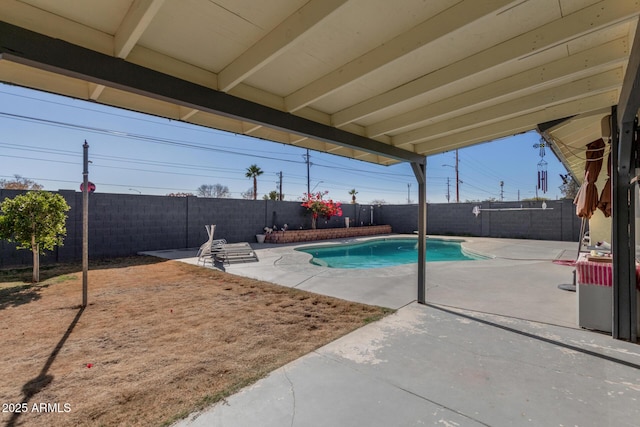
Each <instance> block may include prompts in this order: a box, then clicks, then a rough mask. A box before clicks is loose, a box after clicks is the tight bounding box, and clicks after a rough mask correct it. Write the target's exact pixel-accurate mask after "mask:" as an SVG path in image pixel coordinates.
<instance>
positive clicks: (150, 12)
mask: <svg viewBox="0 0 640 427" xmlns="http://www.w3.org/2000/svg"><path fill="white" fill-rule="evenodd" d="M639 15H640V1H638V0H483V1H477V0H431V1H428V2H427V1H424V0H396V1H388V0H265V1H251V0H181V1H176V0H109V1H101V0H0V81H2V82H7V83H11V84H16V85H20V86H25V87H29V88H34V89H39V90H43V91H47V92H52V93H56V94H62V95H67V96H70V97H74V98H79V99H85V100H91V101H94V102H97V103H101V104H106V105H111V106H115V107H120V108H125V109H129V110H134V111H139V112H144V113H149V114H153V115H157V116H161V117H166V118H169V119H173V120H180V121H184V122H189V123H193V124H197V125H201V126H206V127H211V128H216V129H221V130H225V131H229V132H234V133H237V134H244V135H249V136H254V137H256V138H261V139H265V140H270V141H276V142H280V143H284V144H291V145H295V146H299V147H302V148H308V149H313V150H318V151H323V152H328V153H333V154H336V155H340V156H345V157H349V158H354V159H359V160H362V161H366V162H371V163H376V164H380V165H390V164H394V163H397V162H402V161H408V162H411V165H412V167H413V170H414V173H415V174H416V177H417V179H418V182H419V185H420V187H419V197H420V199H419V208H420V215H419V216H420V221H419V224H418V230H419V233H420V235H424V233H425V229H426V219H425V218H426V216H425V207H424V205H425V175H426V174H425V168H426V162H425V156H429V155H431V154H437V153H441V152H444V151H449V150H453V149H458V148H463V147H466V146H469V145H473V144H477V143H481V142H486V141H490V140H493V139H496V138H501V137H506V136H510V135H515V134H518V133H522V132H527V131H531V130H539V131H546V132H548V134H547V135H545V136H546V137H547V138H548V139H549V140H550V141H551V142H552V144H554V151H555V152H556V153H557V154H558V156H559V157H560V159H561V160H562V161H563V162H564V164H565V165H566V166H567V167H568V168H569V170H570V171H571V172H572V174H573V175H574V176H575V177H577V178H579V179H580V177H581V176H582V173H581V171H583V170H584V161H581V159H584V157H585V156H584V153H583V151H584V145H585V144H586V143H587V142H590V141H593V140H595V139H597V138H599V137H600V136H601V132H602V131H601V127H600V125H601V120H602V117H604V116H605V115H607V114H610V113H611V111H612V110H611V109H612V107H614V106H616V105H619V104H620V105H621V106H622V107H623V108H622V111H621V116H620V119H619V121H620V122H621V123H620V129H621V132H620V135H622V136H624V135H628V134H629V133H630V132H631V130H630V127H629V126H632V125H633V120H630V117H631V118H633V117H635V116H636V114H637V109H638V103H637V100H636V98H638V94H637V90H638V89H637V87H638V86H639V85H638V84H637V83H638V72H637V71H638V67H639V64H638V58H640V52H637V50H638V46H634V38H635V35H636V32H637V31H636V29H637V26H638V17H639ZM635 44H637V43H635ZM632 50H633V51H636V53H635V54H634V53H633V51H632ZM630 58H631V61H630ZM629 71H630V72H629ZM625 76H626V82H625ZM560 123H562V125H561V126H559V127H555V128H554V127H553V126H554V125H556V124H560ZM543 133H544V132H543ZM622 136H621V138H620V143H621V144H620V147H619V151H617V152H618V155H619V160H621V162H620V163H619V165H618V169H619V170H620V171H622V172H621V175H620V176H619V177H618V180H617V182H618V184H614V186H616V185H617V186H618V187H616V188H618V190H614V193H616V194H617V195H618V199H617V200H618V201H619V205H620V204H621V203H622V202H623V201H625V200H627V199H625V197H626V196H625V193H624V192H625V191H628V188H629V180H628V179H627V178H628V176H627V175H629V174H630V170H629V168H630V165H629V163H630V161H631V157H632V156H631V152H632V151H631V149H632V146H633V144H634V141H632V139H631V138H629V139H626V140H623V138H622ZM621 177H622V178H623V179H622V180H620V178H621ZM625 180H626V183H625V182H624V181H625ZM614 182H616V179H614ZM614 196H615V195H614ZM614 208H615V203H614ZM625 209H626V208H625ZM618 221H619V222H620V226H619V227H618V230H619V232H620V233H622V232H623V230H624V226H625V225H628V224H629V222H630V221H631V217H630V216H628V215H627V214H624V215H619V216H618ZM628 239H629V236H627V237H625V238H624V239H623V241H620V239H618V241H619V242H620V246H619V249H618V250H622V249H623V248H624V247H626V248H627V249H626V252H629V248H628V243H629V240H628ZM420 241H421V249H420V251H419V253H420V254H421V255H424V244H423V239H421V240H420ZM614 243H615V242H614ZM625 245H626V246H625ZM615 247H617V246H614V249H615ZM632 261H633V260H632V259H631V258H630V255H629V254H627V258H626V259H624V260H622V262H623V263H624V264H628V265H627V266H626V267H624V268H625V269H628V270H629V271H631V267H632V266H631V262H632ZM419 266H420V267H419V269H421V273H420V274H419V276H421V277H420V279H419V280H420V281H421V282H422V285H419V296H418V300H419V301H424V263H419ZM629 271H627V273H629ZM614 274H618V273H614ZM629 274H630V273H629ZM624 281H626V282H629V289H630V290H629V292H632V288H631V286H632V284H631V278H630V276H629V277H626V276H625V279H624ZM421 292H422V293H421ZM621 298H622V299H623V300H625V301H626V299H629V298H630V296H629V295H627V296H622V297H621ZM627 302H628V301H627ZM630 304H632V305H630V306H629V307H626V308H625V307H622V306H621V308H620V310H621V311H625V310H626V311H627V312H628V313H627V314H629V317H630V316H632V315H634V314H635V310H636V309H635V299H634V300H633V302H630ZM627 320H628V319H627ZM625 328H626V327H625ZM624 333H625V334H626V332H624ZM627 335H628V337H634V339H635V330H633V328H631V330H629V333H628V334H627Z"/></svg>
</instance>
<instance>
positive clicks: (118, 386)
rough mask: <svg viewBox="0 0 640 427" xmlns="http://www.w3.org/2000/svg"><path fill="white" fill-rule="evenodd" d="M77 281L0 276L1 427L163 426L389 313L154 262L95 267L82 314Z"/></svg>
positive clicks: (69, 274) (62, 275)
mask: <svg viewBox="0 0 640 427" xmlns="http://www.w3.org/2000/svg"><path fill="white" fill-rule="evenodd" d="M80 270H81V269H80V268H79V266H77V265H73V266H55V267H46V266H43V269H42V271H41V278H42V279H43V280H42V281H41V283H40V284H38V285H30V284H25V283H24V282H22V281H21V280H29V279H30V275H31V271H30V269H26V270H25V271H7V270H5V271H0V342H1V343H2V347H1V348H2V350H1V351H0V378H2V381H0V403H2V405H3V408H2V409H3V412H2V415H1V417H0V420H1V421H2V423H3V424H4V425H47V426H72V425H82V426H86V425H105V426H113V425H144V426H149V425H167V424H170V423H171V422H173V421H175V420H177V419H180V418H182V417H185V416H186V415H188V414H189V413H190V412H191V411H194V410H196V409H200V408H203V407H205V406H207V405H209V404H211V403H213V402H216V401H219V400H221V399H224V397H225V396H228V395H230V394H232V393H234V392H235V391H237V390H239V389H240V388H241V387H244V386H246V385H248V384H250V383H252V382H254V381H256V380H257V379H259V378H261V377H263V376H265V375H266V374H267V373H268V372H270V371H272V370H274V369H275V368H277V367H279V366H282V365H284V364H285V363H287V362H289V361H291V360H294V359H296V358H298V357H299V356H302V355H303V354H305V353H308V352H309V351H311V350H313V349H315V348H318V347H319V346H322V345H323V344H325V343H328V342H330V341H332V340H334V339H336V338H338V337H340V336H342V335H344V334H346V333H348V332H350V331H352V330H354V329H356V328H358V327H360V326H362V325H364V324H365V323H367V322H370V321H373V320H376V319H379V318H380V317H382V316H384V315H385V314H387V313H388V312H389V310H386V309H383V308H380V307H370V306H365V305H362V304H356V303H350V302H346V301H342V300H338V299H334V298H329V297H325V296H320V295H316V294H310V293H307V292H302V291H297V290H294V289H289V288H285V287H280V286H276V285H273V284H269V283H265V282H259V281H255V280H251V279H246V278H242V277H237V276H233V275H230V274H226V273H223V272H219V271H216V270H210V269H204V268H200V267H195V266H191V265H187V264H184V263H180V262H176V261H160V260H157V259H155V258H151V257H132V258H125V259H117V260H111V261H105V262H101V263H99V264H96V265H92V266H91V267H90V272H89V305H88V306H87V307H86V309H84V310H81V309H80V304H81V302H82V274H81V271H80ZM25 402H26V405H22V409H25V407H26V411H25V412H22V413H17V412H16V411H17V410H18V409H21V405H20V404H22V403H25ZM12 404H18V405H12ZM42 404H44V405H42ZM7 411H8V412H7Z"/></svg>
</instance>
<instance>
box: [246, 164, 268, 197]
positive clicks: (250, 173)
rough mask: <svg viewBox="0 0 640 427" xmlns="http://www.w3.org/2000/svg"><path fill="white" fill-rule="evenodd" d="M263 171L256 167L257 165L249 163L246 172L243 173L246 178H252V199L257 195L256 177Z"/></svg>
mask: <svg viewBox="0 0 640 427" xmlns="http://www.w3.org/2000/svg"><path fill="white" fill-rule="evenodd" d="M263 173H264V172H263V171H262V169H260V168H259V167H258V165H251V166H249V167H248V168H247V173H245V174H244V176H246V177H247V178H253V200H256V198H257V197H258V179H257V178H258V177H259V176H260V175H262V174H263Z"/></svg>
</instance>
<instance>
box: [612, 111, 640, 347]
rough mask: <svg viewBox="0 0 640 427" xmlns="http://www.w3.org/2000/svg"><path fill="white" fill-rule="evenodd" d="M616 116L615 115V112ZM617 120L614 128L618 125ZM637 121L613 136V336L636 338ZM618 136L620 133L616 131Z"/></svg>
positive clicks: (631, 339) (622, 127) (621, 127)
mask: <svg viewBox="0 0 640 427" xmlns="http://www.w3.org/2000/svg"><path fill="white" fill-rule="evenodd" d="M614 117H615V115H614ZM616 125H617V123H616V122H615V121H614V128H617V126H616ZM634 128H635V123H634V122H633V121H632V122H631V123H628V122H622V123H620V127H619V129H616V131H617V132H618V137H617V138H613V141H612V142H613V144H612V150H614V153H617V156H614V165H612V166H614V168H613V170H614V171H615V172H614V173H613V209H614V210H613V230H612V243H613V246H612V249H613V255H614V256H613V319H612V320H613V327H612V331H613V338H616V339H621V340H627V341H636V339H637V334H638V331H637V326H636V311H637V307H636V305H637V304H636V273H635V242H634V240H635V232H634V228H635V227H634V225H635V220H634V215H633V206H634V191H632V190H633V187H632V186H631V185H630V183H629V182H630V180H631V165H632V153H633V150H632V147H633V146H634V145H635V137H634V135H635V131H634ZM614 135H616V134H615V133H614Z"/></svg>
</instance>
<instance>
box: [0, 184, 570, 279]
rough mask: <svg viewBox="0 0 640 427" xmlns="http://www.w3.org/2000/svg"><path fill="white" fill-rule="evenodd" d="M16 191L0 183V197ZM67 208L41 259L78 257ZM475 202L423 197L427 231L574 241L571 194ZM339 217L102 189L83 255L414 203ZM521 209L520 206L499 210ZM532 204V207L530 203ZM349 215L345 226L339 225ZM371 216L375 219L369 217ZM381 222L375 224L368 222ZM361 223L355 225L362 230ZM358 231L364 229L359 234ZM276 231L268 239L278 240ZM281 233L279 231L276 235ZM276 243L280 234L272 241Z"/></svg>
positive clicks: (341, 229) (188, 242)
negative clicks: (57, 237)
mask: <svg viewBox="0 0 640 427" xmlns="http://www.w3.org/2000/svg"><path fill="white" fill-rule="evenodd" d="M20 193H22V192H21V191H16V190H0V200H4V199H5V198H6V197H10V198H11V197H15V196H16V195H18V194H20ZM58 193H59V194H61V195H62V197H64V198H65V200H66V201H67V203H68V204H69V206H71V210H70V211H69V212H68V216H69V217H68V220H67V237H66V238H65V241H64V246H62V247H60V248H57V249H56V250H54V251H53V252H51V253H49V254H47V255H46V256H45V257H43V258H42V262H43V264H46V263H51V262H69V261H79V260H81V257H82V193H80V192H76V191H70V190H61V191H59V192H58ZM475 205H476V204H475V203H447V204H429V205H428V206H427V233H428V234H438V235H457V236H483V237H505V238H522V239H537V240H563V241H575V242H577V240H578V234H579V231H580V220H579V218H577V217H576V216H575V209H574V206H573V204H572V201H571V200H558V201H547V206H548V209H546V210H544V211H542V210H539V209H537V208H539V206H540V202H505V203H498V202H491V203H488V202H483V203H477V205H478V206H480V208H481V209H493V210H491V211H489V210H487V211H483V212H481V214H480V215H478V216H477V217H476V216H475V215H473V214H472V209H473V207H474V206H475ZM342 208H343V217H334V218H331V220H329V221H325V220H324V219H322V220H318V229H317V230H315V231H312V230H309V231H302V232H300V230H308V229H310V228H311V216H310V215H309V214H308V213H307V212H306V209H305V208H303V207H301V206H300V202H286V201H283V202H279V201H273V200H238V199H213V198H199V197H168V196H147V195H137V194H102V193H93V194H91V195H90V196H89V256H90V257H93V258H104V257H114V256H126V255H132V254H136V253H138V252H140V251H150V250H162V249H180V248H194V247H198V246H200V245H201V244H202V243H203V242H205V241H206V240H207V233H206V230H205V228H204V226H205V224H215V225H216V229H215V237H216V238H224V239H226V240H227V241H228V242H242V241H247V242H255V241H256V237H255V236H256V234H263V233H264V231H263V230H264V228H265V227H273V226H274V225H275V226H276V229H280V228H282V227H283V226H284V224H287V227H288V230H287V232H286V233H284V234H286V235H291V236H297V235H298V234H297V233H301V234H304V233H308V232H313V233H315V234H316V238H318V239H319V238H342V237H347V236H346V235H345V234H343V233H345V230H349V233H356V234H349V236H354V235H359V236H362V235H370V234H368V233H369V231H365V230H374V231H375V233H376V234H385V233H389V232H391V230H392V231H393V232H394V233H413V231H414V230H416V229H417V224H418V207H417V205H361V204H345V205H343V207H342ZM501 208H516V209H517V208H522V209H521V210H504V211H502V210H500V209H501ZM532 208H533V209H535V210H531V209H532ZM345 217H349V223H350V225H351V226H350V227H349V228H348V229H347V228H346V227H345ZM372 219H373V221H372ZM371 223H373V225H377V226H383V227H376V228H368V227H364V226H367V225H370V224H371ZM360 229H361V230H360ZM360 233H362V234H360ZM277 236H279V234H278V233H276V234H274V235H273V237H271V239H276V238H278V237H277ZM278 239H279V238H278ZM278 242H280V240H278ZM30 264H31V254H30V252H29V251H27V250H20V251H18V250H16V248H15V245H13V244H11V243H8V242H6V241H0V268H2V267H8V266H20V265H30Z"/></svg>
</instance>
